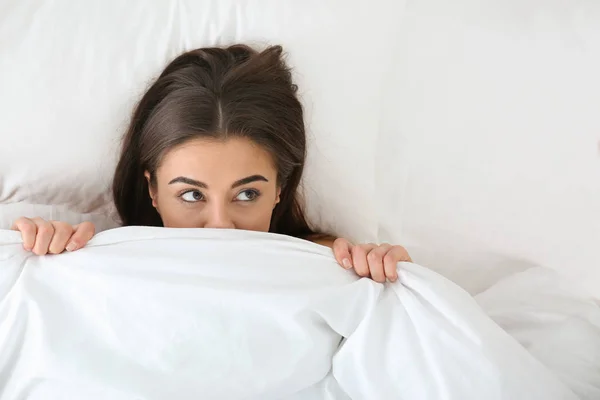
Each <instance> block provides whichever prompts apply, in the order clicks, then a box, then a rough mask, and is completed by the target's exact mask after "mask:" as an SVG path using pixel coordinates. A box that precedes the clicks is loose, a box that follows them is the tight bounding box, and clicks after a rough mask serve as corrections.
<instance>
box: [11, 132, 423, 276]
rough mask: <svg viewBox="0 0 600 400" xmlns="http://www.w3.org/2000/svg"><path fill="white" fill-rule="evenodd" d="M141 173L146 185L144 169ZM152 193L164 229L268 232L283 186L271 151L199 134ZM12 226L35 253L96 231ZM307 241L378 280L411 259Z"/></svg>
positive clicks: (81, 242)
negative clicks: (205, 137) (200, 136)
mask: <svg viewBox="0 0 600 400" xmlns="http://www.w3.org/2000/svg"><path fill="white" fill-rule="evenodd" d="M145 176H146V179H148V182H149V183H150V174H149V172H146V173H145ZM149 192H150V197H151V198H152V204H153V206H154V207H155V208H156V210H157V211H158V213H159V214H160V216H161V218H162V220H163V225H164V226H165V227H172V228H216V229H244V230H252V231H262V232H267V231H268V230H269V225H270V220H271V215H272V213H273V209H274V208H275V206H276V205H277V203H279V200H280V194H281V188H280V187H279V185H278V182H277V171H276V169H275V165H274V163H273V160H272V158H271V156H270V154H269V153H268V152H267V151H265V150H264V149H263V148H261V147H259V146H257V145H256V144H254V143H253V142H251V141H250V140H249V139H245V138H234V139H228V140H226V141H217V140H206V139H197V140H193V141H190V142H187V143H185V144H183V145H181V146H178V147H175V148H173V149H171V150H170V151H168V152H167V153H166V154H165V155H164V156H163V159H162V160H161V163H160V165H159V167H158V169H157V171H156V180H155V184H154V185H153V184H149ZM12 229H13V230H17V231H20V232H21V236H22V238H23V247H24V248H25V249H26V250H28V251H32V252H33V253H34V254H37V255H44V254H59V253H62V252H63V251H65V250H66V251H75V250H77V249H80V248H82V247H84V246H85V245H86V243H87V242H88V241H89V240H90V239H91V238H92V237H93V236H94V233H95V228H94V225H93V224H92V223H90V222H84V223H82V224H79V225H75V226H72V225H69V224H67V223H64V222H60V221H45V220H43V219H41V218H32V219H30V218H25V217H22V218H19V219H18V220H17V221H15V223H14V225H13V227H12ZM307 239H308V240H311V238H307ZM312 241H314V242H315V243H318V244H321V245H324V246H328V247H330V248H332V250H333V253H334V256H335V258H336V260H337V261H338V263H339V264H340V265H341V266H342V267H344V268H346V269H354V270H355V272H356V273H357V274H358V275H359V276H362V277H370V278H372V279H373V280H375V281H377V282H385V281H386V280H389V281H395V280H396V279H397V278H398V277H397V273H396V264H397V262H399V261H408V262H411V261H412V260H411V258H410V256H409V255H408V253H407V252H406V250H405V249H404V248H403V247H402V246H394V245H390V244H387V243H384V244H379V245H378V244H374V243H367V244H356V245H355V244H353V243H351V242H350V241H348V240H347V239H344V238H337V239H335V238H331V237H323V236H320V237H315V238H314V240H312Z"/></svg>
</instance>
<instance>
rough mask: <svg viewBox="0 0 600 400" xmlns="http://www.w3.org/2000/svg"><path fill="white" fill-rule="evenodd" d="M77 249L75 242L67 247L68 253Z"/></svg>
mask: <svg viewBox="0 0 600 400" xmlns="http://www.w3.org/2000/svg"><path fill="white" fill-rule="evenodd" d="M76 248H77V245H76V244H75V243H73V242H71V243H69V244H68V245H67V247H66V249H67V251H73V250H75V249H76Z"/></svg>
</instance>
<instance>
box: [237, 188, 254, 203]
mask: <svg viewBox="0 0 600 400" xmlns="http://www.w3.org/2000/svg"><path fill="white" fill-rule="evenodd" d="M259 195H260V193H259V192H258V191H257V190H253V189H248V190H243V191H241V192H240V193H239V194H238V195H237V196H236V198H235V199H236V200H237V201H254V200H256V199H257V198H258V196H259Z"/></svg>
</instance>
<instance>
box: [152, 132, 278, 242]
mask: <svg viewBox="0 0 600 400" xmlns="http://www.w3.org/2000/svg"><path fill="white" fill-rule="evenodd" d="M149 177H150V174H149V173H148V172H146V179H149ZM149 187H150V197H151V198H152V204H153V205H154V207H155V208H156V210H157V211H158V213H159V214H160V216H161V218H162V221H163V225H164V226H165V227H172V228H227V229H246V230H252V231H264V232H267V231H268V230H269V225H270V221H271V214H272V213H273V209H274V208H275V206H276V205H277V203H279V195H280V193H281V190H280V188H279V187H278V185H277V171H276V170H275V166H274V165H273V160H272V157H271V155H270V154H269V153H268V152H267V151H265V150H264V149H262V148H261V147H259V146H257V145H256V144H254V143H253V142H251V141H250V140H249V139H244V138H234V139H228V140H226V141H217V140H210V139H197V140H192V141H189V142H187V143H184V144H183V145H180V146H178V147H175V148H173V149H171V150H169V151H168V152H167V153H166V154H165V156H164V157H163V159H162V161H161V164H160V165H159V167H158V169H157V171H156V186H154V187H152V185H149Z"/></svg>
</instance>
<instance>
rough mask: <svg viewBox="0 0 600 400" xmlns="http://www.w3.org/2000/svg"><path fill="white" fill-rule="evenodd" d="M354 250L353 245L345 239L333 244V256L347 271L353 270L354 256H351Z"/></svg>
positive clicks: (337, 240)
mask: <svg viewBox="0 0 600 400" xmlns="http://www.w3.org/2000/svg"><path fill="white" fill-rule="evenodd" d="M351 248H352V243H350V242H349V241H348V240H346V239H344V238H337V239H336V240H335V241H334V242H333V255H334V257H335V259H336V261H337V262H338V264H340V265H341V266H342V267H344V268H345V269H350V268H352V262H351V260H352V256H351V255H350V249H351Z"/></svg>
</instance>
